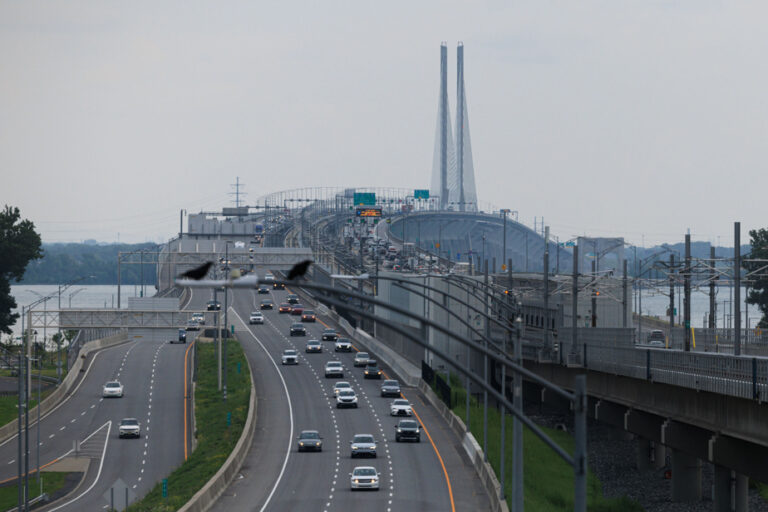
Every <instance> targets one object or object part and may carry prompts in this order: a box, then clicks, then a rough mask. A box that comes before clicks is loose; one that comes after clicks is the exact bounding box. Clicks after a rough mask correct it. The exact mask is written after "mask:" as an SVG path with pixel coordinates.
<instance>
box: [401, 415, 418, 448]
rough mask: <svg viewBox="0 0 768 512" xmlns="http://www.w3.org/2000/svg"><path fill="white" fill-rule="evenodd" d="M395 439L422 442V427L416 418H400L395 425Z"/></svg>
mask: <svg viewBox="0 0 768 512" xmlns="http://www.w3.org/2000/svg"><path fill="white" fill-rule="evenodd" d="M395 441H396V442H398V443H399V442H401V441H416V442H417V443H419V442H421V429H420V428H419V424H418V423H417V422H416V421H414V420H400V421H399V422H398V423H397V425H395Z"/></svg>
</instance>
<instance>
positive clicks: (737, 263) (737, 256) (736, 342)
mask: <svg viewBox="0 0 768 512" xmlns="http://www.w3.org/2000/svg"><path fill="white" fill-rule="evenodd" d="M733 327H734V334H735V336H734V338H733V355H735V356H740V355H741V222H734V223H733Z"/></svg>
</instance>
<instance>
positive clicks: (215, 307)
mask: <svg viewBox="0 0 768 512" xmlns="http://www.w3.org/2000/svg"><path fill="white" fill-rule="evenodd" d="M205 309H206V310H208V311H221V302H219V301H217V300H209V301H208V302H206V303H205Z"/></svg>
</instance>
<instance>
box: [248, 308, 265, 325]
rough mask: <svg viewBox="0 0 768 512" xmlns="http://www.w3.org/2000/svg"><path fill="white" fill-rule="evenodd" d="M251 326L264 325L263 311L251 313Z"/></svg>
mask: <svg viewBox="0 0 768 512" xmlns="http://www.w3.org/2000/svg"><path fill="white" fill-rule="evenodd" d="M248 323H249V324H263V323H264V313H262V312H261V311H251V316H249V317H248Z"/></svg>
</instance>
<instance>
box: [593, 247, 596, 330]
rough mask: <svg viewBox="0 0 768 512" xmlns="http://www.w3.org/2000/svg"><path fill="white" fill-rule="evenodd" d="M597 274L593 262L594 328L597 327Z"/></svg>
mask: <svg viewBox="0 0 768 512" xmlns="http://www.w3.org/2000/svg"><path fill="white" fill-rule="evenodd" d="M596 278H597V274H596V273H595V260H592V327H597V287H596V286H595V280H596Z"/></svg>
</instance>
